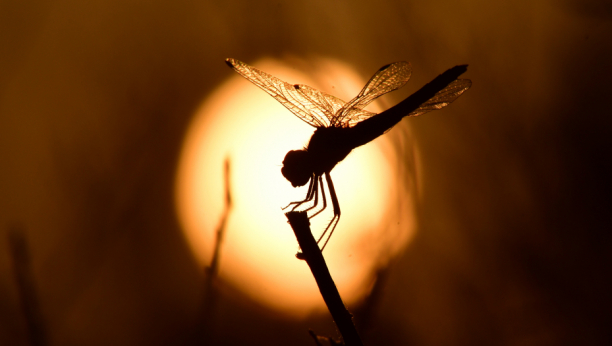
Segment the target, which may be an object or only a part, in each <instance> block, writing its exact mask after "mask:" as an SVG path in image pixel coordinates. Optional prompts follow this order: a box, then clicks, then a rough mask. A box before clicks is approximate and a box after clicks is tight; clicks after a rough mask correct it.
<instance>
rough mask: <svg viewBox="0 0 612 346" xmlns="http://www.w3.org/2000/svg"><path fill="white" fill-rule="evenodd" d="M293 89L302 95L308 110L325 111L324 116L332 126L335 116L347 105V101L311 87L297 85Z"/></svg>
mask: <svg viewBox="0 0 612 346" xmlns="http://www.w3.org/2000/svg"><path fill="white" fill-rule="evenodd" d="M293 87H294V88H295V89H296V90H297V91H298V92H300V93H301V94H302V97H303V102H304V103H305V105H306V107H307V108H309V109H312V110H313V111H315V112H316V111H317V110H325V112H324V115H325V117H326V118H327V124H331V121H332V119H333V115H334V114H336V113H337V112H338V111H339V110H340V109H342V108H343V107H344V105H345V104H346V102H345V101H343V100H341V99H339V98H337V97H336V96H333V95H330V94H328V93H325V92H323V91H320V90H317V89H315V88H313V87H309V86H308V85H304V84H296V85H294V86H293Z"/></svg>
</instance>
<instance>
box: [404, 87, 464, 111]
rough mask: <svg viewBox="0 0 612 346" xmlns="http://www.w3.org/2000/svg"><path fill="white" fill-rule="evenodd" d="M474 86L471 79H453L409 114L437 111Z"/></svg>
mask: <svg viewBox="0 0 612 346" xmlns="http://www.w3.org/2000/svg"><path fill="white" fill-rule="evenodd" d="M471 86H472V81H471V80H469V79H457V80H454V81H452V82H451V83H450V84H449V85H447V86H446V88H444V89H442V90H440V91H438V92H437V93H436V94H435V95H434V97H432V98H430V99H429V100H427V101H425V102H424V103H423V104H421V105H420V106H419V108H417V109H415V110H414V111H413V112H411V113H410V114H408V116H413V117H416V116H419V115H421V114H425V113H427V112H431V111H435V110H438V109H442V108H444V107H446V106H448V105H449V104H451V103H452V102H453V101H455V100H456V99H457V98H458V97H459V96H461V94H463V93H464V92H465V91H466V90H468V89H469V88H470V87H471Z"/></svg>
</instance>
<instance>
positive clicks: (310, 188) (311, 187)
mask: <svg viewBox="0 0 612 346" xmlns="http://www.w3.org/2000/svg"><path fill="white" fill-rule="evenodd" d="M316 184H317V182H316V176H314V175H313V177H312V178H311V180H310V184H309V185H308V192H307V193H306V198H305V199H304V200H301V201H297V202H291V203H289V204H287V206H286V207H284V208H283V210H285V209H287V208H289V207H290V206H292V205H293V204H295V206H294V207H293V209H291V211H294V210H295V209H296V208H298V207H299V206H300V205H302V204H304V203H306V202H310V201H311V200H312V197H313V195H314V191H315V190H316V187H315V185H316Z"/></svg>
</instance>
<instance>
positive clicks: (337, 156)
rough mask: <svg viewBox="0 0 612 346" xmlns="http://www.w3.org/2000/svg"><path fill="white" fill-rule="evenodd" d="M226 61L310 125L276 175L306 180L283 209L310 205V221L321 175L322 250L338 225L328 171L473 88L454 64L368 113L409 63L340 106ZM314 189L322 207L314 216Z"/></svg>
mask: <svg viewBox="0 0 612 346" xmlns="http://www.w3.org/2000/svg"><path fill="white" fill-rule="evenodd" d="M225 62H226V64H227V65H228V66H229V67H231V68H232V69H234V71H236V72H238V73H239V74H240V75H241V76H243V77H244V78H246V79H247V80H249V81H250V82H251V83H253V84H255V85H256V86H258V87H259V88H261V89H262V90H264V91H265V92H267V93H268V94H270V95H271V96H272V97H274V98H275V99H276V100H277V101H278V102H280V103H281V104H282V105H283V106H285V107H286V108H287V109H288V110H289V111H291V113H293V114H294V115H296V116H297V117H298V118H300V119H302V120H303V121H304V122H306V123H307V124H308V125H310V126H313V127H315V131H314V133H313V134H312V136H311V137H310V140H309V142H308V145H307V146H306V147H305V148H303V149H299V150H291V151H289V152H288V153H287V154H286V156H285V158H284V160H283V167H282V168H281V173H282V174H283V176H284V177H285V178H286V179H287V180H288V181H289V182H290V183H291V185H292V186H293V187H300V186H304V185H306V184H307V183H308V182H310V184H309V186H308V192H307V193H306V198H305V199H304V200H301V201H296V202H291V203H289V205H288V206H287V207H285V208H283V209H286V208H288V207H290V206H293V208H292V211H295V210H296V209H297V208H299V207H300V206H302V205H303V204H305V203H308V202H312V205H310V206H309V207H308V208H307V209H305V210H303V211H306V212H311V215H309V218H313V217H315V216H316V215H318V214H319V213H321V212H322V211H323V210H324V209H326V208H327V201H326V197H325V190H324V184H323V177H325V181H326V183H327V187H328V190H329V197H330V199H331V204H332V207H333V213H334V215H333V218H332V220H331V221H330V222H329V224H328V225H327V227H326V228H325V230H324V231H323V233H322V234H321V236H320V237H319V239H318V241H317V243H319V244H321V241H322V239H323V238H324V237H325V235H326V234H328V236H327V239H326V240H325V242H324V243H323V246H322V247H321V250H323V249H324V248H325V246H326V245H327V242H328V241H329V239H330V238H331V235H332V234H333V232H334V229H335V228H336V226H337V225H338V222H339V221H340V204H339V202H338V197H337V196H336V191H335V189H334V184H333V182H332V179H331V175H330V172H331V170H332V169H333V168H334V167H335V166H336V165H337V164H338V163H339V162H341V161H342V160H344V158H346V157H347V155H348V154H349V153H350V152H351V151H352V150H353V149H355V148H357V147H359V146H361V145H364V144H366V143H368V142H370V141H372V140H374V139H375V138H377V137H379V136H381V135H382V134H384V133H385V132H387V131H388V130H390V129H391V128H392V127H393V126H395V125H396V124H397V123H398V122H399V121H400V120H402V119H403V118H404V117H407V116H418V115H422V114H424V113H427V112H430V111H433V110H438V109H442V108H444V107H446V106H448V105H449V104H451V103H452V102H453V101H455V100H456V99H457V98H458V97H459V96H461V94H463V93H464V92H465V91H466V90H468V89H469V88H470V87H471V85H472V82H471V81H470V80H469V79H458V77H459V76H460V75H461V74H463V73H464V72H466V71H467V65H458V66H455V67H453V68H451V69H449V70H447V71H446V72H444V73H442V74H440V75H439V76H437V77H436V78H435V79H433V80H432V81H431V82H429V83H427V84H426V85H425V86H423V87H422V88H421V89H419V90H418V91H416V92H415V93H414V94H412V95H411V96H409V97H408V98H406V99H405V100H403V101H401V102H400V103H398V104H397V105H395V106H393V107H391V108H389V109H387V110H386V111H383V112H381V113H373V112H370V111H367V110H365V109H364V108H365V107H366V106H367V105H368V104H370V103H371V102H372V101H374V100H375V99H377V98H378V97H380V96H382V95H384V94H386V93H388V92H391V91H394V90H397V89H399V88H401V87H402V86H404V85H405V84H406V83H407V82H408V80H409V79H410V76H411V74H412V67H411V65H410V63H408V62H406V61H400V62H395V63H392V64H388V65H385V66H383V67H381V68H380V69H379V70H378V71H376V73H374V75H373V76H372V77H371V78H370V80H369V81H368V82H367V83H366V85H365V86H364V87H363V89H362V90H361V91H360V92H359V94H357V96H355V97H354V98H353V99H352V100H350V101H348V102H345V101H343V100H341V99H339V98H337V97H335V96H333V95H330V94H328V93H325V92H323V91H319V90H317V89H315V88H312V87H309V86H307V85H303V84H290V83H287V82H285V81H282V80H280V79H278V78H276V77H274V76H272V75H270V74H268V73H266V72H263V71H261V70H258V69H257V68H255V67H252V66H250V65H247V64H246V63H244V62H242V61H239V60H236V59H231V58H230V59H226V60H225ZM319 190H320V194H321V196H322V197H321V199H322V204H323V206H322V208H320V209H319V210H316V212H315V211H314V210H315V208H316V207H317V205H318V196H319Z"/></svg>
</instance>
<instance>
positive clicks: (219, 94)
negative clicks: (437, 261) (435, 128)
mask: <svg viewBox="0 0 612 346" xmlns="http://www.w3.org/2000/svg"><path fill="white" fill-rule="evenodd" d="M219 65H220V66H224V65H223V62H222V61H220V62H219ZM253 65H254V66H256V67H258V68H260V69H262V70H264V71H266V72H268V73H271V74H273V75H275V76H277V77H279V78H281V79H283V80H286V81H288V82H290V83H303V84H308V85H311V86H313V87H315V88H318V89H321V90H324V91H327V92H329V93H331V94H334V95H336V96H338V97H340V98H343V99H344V100H348V99H350V98H352V97H353V96H354V95H356V94H357V93H358V92H359V89H360V88H361V87H362V86H363V85H364V83H365V81H366V80H365V79H363V78H359V77H358V76H357V75H356V73H354V72H353V71H352V70H351V69H350V68H349V67H347V66H346V65H342V64H340V63H339V62H336V61H331V60H320V61H318V64H317V68H316V70H317V73H318V74H315V75H311V76H310V77H309V76H307V75H305V74H303V73H299V72H297V71H294V70H291V69H289V68H286V67H283V66H282V65H281V64H279V63H278V62H274V61H271V60H265V61H259V62H255V63H253ZM220 68H221V67H220ZM319 74H320V76H321V77H319ZM228 75H230V76H231V77H230V80H229V81H227V82H226V83H224V84H223V85H221V86H220V87H219V88H218V90H217V91H216V92H215V93H213V94H212V95H211V96H210V97H209V99H208V100H207V101H206V102H205V103H204V104H203V106H202V107H201V109H200V110H199V111H198V113H197V114H196V115H195V117H194V121H193V123H192V125H191V127H190V130H189V133H188V135H187V137H186V139H185V144H184V149H183V153H182V157H181V161H180V167H179V171H178V175H177V208H178V214H179V218H180V220H181V223H182V225H183V228H184V231H185V235H186V237H187V239H188V241H189V243H190V244H191V246H192V248H193V251H194V253H195V255H196V256H197V257H198V258H199V260H200V261H201V263H202V264H204V265H208V264H209V263H210V260H211V256H212V251H213V243H214V239H215V236H214V232H215V230H216V228H217V227H218V225H219V222H220V219H221V216H222V213H223V210H224V208H225V205H224V175H223V172H224V170H223V164H224V160H225V157H229V159H230V164H231V176H230V184H231V193H232V198H233V207H232V210H231V214H230V216H229V220H228V223H227V229H226V234H225V238H224V242H223V247H222V249H221V259H220V267H219V276H220V278H221V279H222V280H224V281H226V282H228V283H230V284H232V285H234V286H236V287H237V288H239V289H240V290H242V291H243V292H245V293H246V294H247V295H249V296H250V297H252V298H253V299H254V300H256V301H258V302H260V303H262V304H265V305H267V306H269V307H271V308H274V309H278V310H280V311H282V312H285V313H287V314H291V315H295V316H304V315H305V314H308V313H310V312H312V311H313V310H318V309H323V308H324V303H323V300H322V299H321V297H320V294H319V292H318V289H317V287H316V284H315V282H314V279H313V278H312V275H311V273H310V271H309V269H308V267H307V265H306V263H305V262H303V261H300V260H297V259H296V258H295V253H296V252H297V249H298V247H297V241H296V239H295V236H294V235H293V232H292V230H291V228H290V227H289V225H288V224H287V220H286V218H285V215H284V212H283V211H282V210H281V207H284V206H286V205H287V204H288V203H289V202H292V201H297V200H301V199H303V198H304V197H305V195H306V187H303V188H299V189H295V188H293V187H291V184H290V183H289V182H288V181H286V180H285V178H284V177H283V176H282V175H281V173H280V168H281V162H282V160H283V158H284V156H285V154H286V153H287V151H289V150H292V149H299V148H302V147H304V146H305V145H306V144H307V143H308V139H309V138H310V135H311V134H312V132H313V131H314V128H312V127H310V126H308V125H307V124H306V123H304V122H303V121H301V120H300V119H298V118H297V117H295V116H294V115H293V114H291V113H290V112H289V111H288V110H286V109H285V108H284V107H282V106H281V105H280V104H279V103H277V102H276V101H275V100H274V99H273V98H271V97H270V96H268V95H267V94H266V93H264V92H263V91H261V90H259V89H258V88H257V87H256V86H254V85H252V84H251V83H249V82H248V81H246V80H244V79H243V78H242V77H240V76H238V75H237V74H234V73H233V72H232V71H231V70H229V69H228ZM370 109H371V110H373V111H376V110H377V109H376V108H375V107H372V108H370ZM378 110H379V109H378ZM396 162H397V158H396V157H395V154H393V148H392V147H391V144H390V143H389V141H388V139H386V138H385V136H382V137H380V138H378V139H377V140H375V141H374V142H372V143H370V144H368V145H366V146H363V147H361V148H358V149H356V150H355V151H353V152H352V153H351V154H350V155H349V156H348V157H347V159H346V160H344V161H343V162H341V163H340V164H339V165H338V166H337V167H336V168H335V169H334V170H333V171H332V172H331V176H332V178H333V179H334V184H335V187H336V191H337V194H338V199H339V201H340V206H341V209H342V218H341V219H340V223H339V225H338V227H337V229H336V231H335V233H334V236H333V237H332V238H331V240H330V242H329V244H328V246H327V248H326V249H325V252H324V255H325V258H326V259H327V261H328V265H329V267H330V271H331V274H332V276H333V278H334V280H335V282H336V285H337V286H338V288H339V290H340V294H341V295H342V297H343V299H344V300H345V302H346V303H350V302H352V301H355V300H357V299H359V298H360V297H363V295H364V294H366V293H367V292H368V290H369V289H370V288H371V285H372V283H373V276H372V274H373V272H374V271H375V270H376V269H377V268H378V267H379V266H380V265H381V264H382V263H384V262H386V261H387V260H388V259H389V258H390V257H392V256H393V255H394V254H396V253H397V252H398V251H399V250H401V249H402V248H403V246H405V244H406V243H407V241H408V239H409V238H410V235H411V234H412V231H413V228H414V221H413V218H412V215H409V214H407V213H406V212H405V210H412V209H411V208H410V206H408V208H406V207H405V206H406V203H409V202H408V200H407V199H405V196H404V195H405V193H404V191H405V189H404V188H403V187H402V186H398V182H401V181H404V180H403V179H398V176H397V174H398V173H397V171H398V169H397V168H396V167H395V164H396ZM398 203H403V207H402V208H401V209H403V212H399V210H400V208H398ZM331 215H332V208H331V206H328V209H326V211H325V212H324V213H322V214H320V215H319V216H317V217H316V218H314V219H312V220H311V222H312V229H313V231H314V232H317V231H319V232H320V231H321V230H322V229H323V228H324V226H325V225H326V224H327V222H328V221H329V220H330V219H331ZM315 236H316V234H315Z"/></svg>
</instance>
